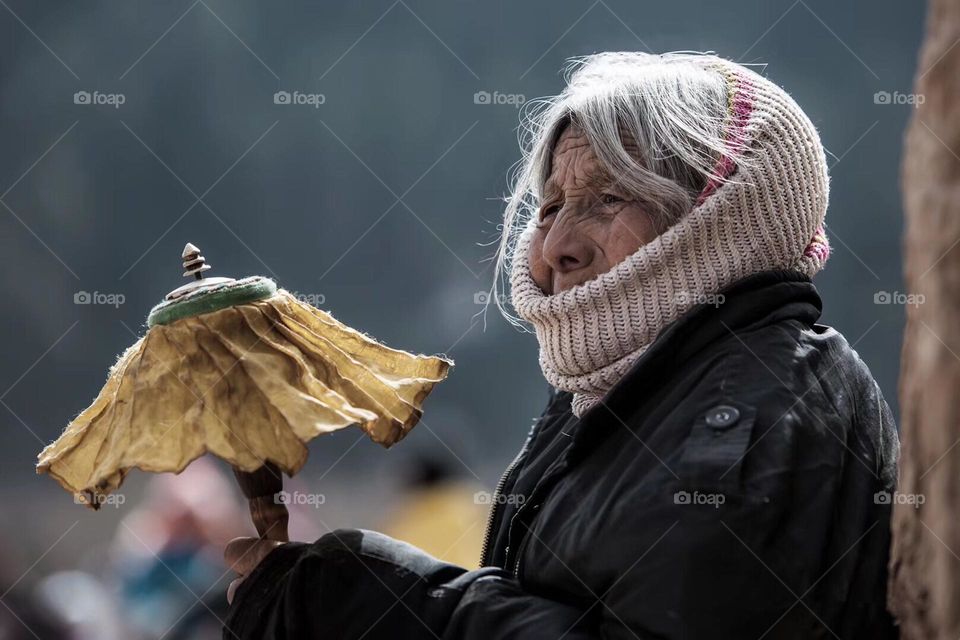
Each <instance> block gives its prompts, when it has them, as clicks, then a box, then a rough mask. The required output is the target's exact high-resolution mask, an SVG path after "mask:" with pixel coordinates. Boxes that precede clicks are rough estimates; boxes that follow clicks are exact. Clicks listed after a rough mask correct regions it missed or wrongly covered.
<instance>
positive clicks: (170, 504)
mask: <svg viewBox="0 0 960 640" xmlns="http://www.w3.org/2000/svg"><path fill="white" fill-rule="evenodd" d="M242 507H243V505H242V503H241V502H240V499H239V495H238V494H237V490H236V488H235V487H234V486H233V483H232V479H231V478H228V477H226V476H225V475H224V474H223V472H222V471H220V469H218V467H217V465H216V463H215V462H214V461H213V460H211V459H210V458H208V457H202V458H199V459H197V460H195V461H194V462H193V463H191V464H190V465H189V466H188V467H187V468H186V469H184V471H183V472H182V473H180V474H179V475H172V474H162V475H157V476H154V477H152V478H151V479H150V482H149V484H148V486H147V491H146V496H145V499H144V500H143V501H142V502H141V503H140V504H139V505H138V506H137V509H136V510H134V511H133V512H131V513H130V514H129V515H128V516H126V517H125V518H124V520H123V521H122V522H121V526H120V527H118V529H117V536H116V538H115V539H114V541H113V545H112V550H111V555H112V569H113V572H114V576H112V579H114V580H116V581H117V582H118V583H119V605H120V609H121V610H122V611H123V613H124V618H125V620H126V622H127V624H129V625H130V627H132V629H133V630H134V631H135V633H137V634H138V637H143V638H160V637H163V638H166V639H171V638H172V639H173V640H187V639H200V638H210V637H212V636H214V635H216V634H217V633H218V631H219V629H220V627H221V626H222V620H223V619H224V618H225V617H226V614H227V611H226V608H225V607H224V606H223V600H224V595H225V590H226V582H227V581H226V580H224V578H225V577H226V575H225V574H226V571H227V567H226V566H225V565H224V563H223V560H222V556H221V554H220V553H219V551H218V549H220V548H222V545H223V544H224V543H225V542H226V541H227V540H229V539H230V538H231V537H233V536H234V535H235V532H236V531H237V529H241V528H244V527H249V525H248V524H247V522H246V515H245V513H244V509H243V508H242Z"/></svg>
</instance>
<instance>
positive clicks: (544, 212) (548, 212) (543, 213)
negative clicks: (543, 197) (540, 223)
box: [540, 204, 560, 220]
mask: <svg viewBox="0 0 960 640" xmlns="http://www.w3.org/2000/svg"><path fill="white" fill-rule="evenodd" d="M558 211H560V206H559V205H555V204H551V205H548V206H546V207H544V208H542V209H541V210H540V219H541V220H544V219H546V218H548V217H550V216H552V215H553V214H555V213H556V212H558Z"/></svg>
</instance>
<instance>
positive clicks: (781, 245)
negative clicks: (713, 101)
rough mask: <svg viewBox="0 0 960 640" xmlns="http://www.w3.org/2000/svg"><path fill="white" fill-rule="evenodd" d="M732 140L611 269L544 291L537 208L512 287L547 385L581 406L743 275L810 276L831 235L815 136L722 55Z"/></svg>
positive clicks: (784, 102) (772, 92)
mask: <svg viewBox="0 0 960 640" xmlns="http://www.w3.org/2000/svg"><path fill="white" fill-rule="evenodd" d="M722 72H723V74H724V75H725V77H726V78H727V86H728V118H727V123H726V124H725V125H724V128H725V139H726V140H728V141H729V142H731V143H737V142H739V143H740V144H739V145H737V144H732V148H740V149H746V151H745V152H744V153H745V154H749V156H750V157H751V159H752V161H751V162H749V163H743V164H739V165H738V163H737V159H736V157H734V155H733V153H732V152H731V154H730V155H728V156H727V157H726V158H725V159H724V160H723V161H722V162H721V163H720V164H719V166H718V171H717V173H718V174H719V175H720V176H722V177H724V178H732V180H729V181H728V180H714V181H711V182H710V183H709V184H707V186H706V187H705V189H704V190H703V193H701V194H700V197H699V198H698V200H697V203H696V205H695V207H694V208H693V209H692V210H691V211H690V213H688V214H687V215H686V216H684V217H683V218H682V219H681V220H680V222H678V223H677V224H675V225H674V226H672V227H670V228H669V229H668V230H667V231H665V232H664V233H663V234H661V235H660V236H659V237H657V238H656V239H654V240H653V241H652V242H650V243H648V244H646V245H644V246H642V247H640V249H639V250H637V251H636V252H635V253H633V254H632V255H630V256H629V257H627V258H626V259H625V260H623V261H622V262H620V263H619V264H617V265H616V266H615V267H614V268H613V269H611V270H610V271H607V272H606V273H603V274H601V275H599V276H597V277H596V278H594V279H592V280H589V281H587V282H585V283H582V284H580V285H577V286H575V287H572V288H570V289H567V290H564V291H561V292H559V293H557V294H554V295H546V294H545V293H544V292H543V291H542V290H541V289H540V287H538V286H537V284H536V283H535V282H534V280H533V278H532V276H531V274H530V269H529V258H528V255H527V252H528V249H529V245H530V240H531V237H532V234H533V231H534V225H535V220H531V221H530V224H529V226H528V227H527V228H526V229H525V230H524V231H522V232H521V234H520V236H519V238H518V240H517V243H516V247H515V249H514V254H513V268H512V273H511V296H512V303H513V307H514V308H515V309H516V311H517V313H518V315H519V316H520V317H521V318H522V319H524V320H526V321H527V322H529V323H531V324H532V325H533V327H534V328H535V330H536V334H537V339H538V341H539V343H540V366H541V368H542V370H543V374H544V376H545V377H546V379H547V381H548V382H549V383H550V384H551V385H553V386H554V387H556V388H558V389H562V390H566V391H570V392H573V394H574V398H573V412H574V413H575V414H576V415H577V416H581V415H583V413H584V412H586V411H587V410H588V409H590V408H591V407H593V406H594V405H595V404H596V403H597V402H599V401H601V400H602V398H603V396H604V395H606V393H607V392H608V391H609V390H610V389H611V388H612V387H613V386H614V385H615V384H616V383H617V382H618V381H619V380H620V379H621V378H622V377H623V375H624V374H625V373H626V372H627V371H628V370H629V369H630V368H631V367H632V366H633V364H634V363H635V362H636V360H637V359H638V358H639V357H640V356H641V355H642V354H643V352H644V351H645V350H646V349H647V347H649V346H650V344H651V343H652V342H653V341H654V339H655V338H656V337H657V335H658V334H659V333H660V331H661V330H662V329H663V328H664V327H666V326H667V325H669V324H670V323H672V322H673V321H674V320H676V319H677V318H679V317H680V316H681V315H682V314H684V313H685V312H687V311H689V310H690V309H691V308H693V307H695V306H697V305H700V304H705V303H706V304H715V303H722V301H721V300H719V299H717V298H715V297H714V295H712V294H716V293H718V292H720V291H721V290H723V289H724V288H726V287H728V286H729V285H731V284H733V283H734V282H736V281H737V280H740V279H742V278H744V277H746V276H748V275H751V274H754V273H758V272H760V271H766V270H769V269H794V270H797V271H800V272H801V273H804V274H806V275H808V276H813V274H815V273H816V272H817V271H819V270H820V269H821V268H823V265H824V263H825V262H826V260H827V257H828V256H829V254H830V246H829V243H828V241H827V238H826V235H825V233H824V229H823V222H824V217H825V215H826V210H827V200H828V193H829V182H828V178H827V165H826V159H825V157H824V152H823V146H822V145H821V143H820V138H819V136H818V134H817V131H816V129H815V128H814V126H813V124H812V123H811V122H810V120H809V119H808V118H807V116H806V114H804V112H803V111H802V110H801V109H800V107H799V106H798V105H797V104H796V103H795V102H794V101H793V99H792V98H790V96H789V95H787V93H786V92H784V91H783V90H782V89H781V88H780V87H778V86H776V85H775V84H773V83H772V82H770V81H769V80H766V79H765V78H763V77H761V76H759V75H758V74H756V73H754V72H753V71H750V70H749V69H746V68H744V67H740V66H739V65H733V64H724V65H723V66H722Z"/></svg>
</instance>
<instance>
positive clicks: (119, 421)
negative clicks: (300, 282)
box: [37, 244, 453, 540]
mask: <svg viewBox="0 0 960 640" xmlns="http://www.w3.org/2000/svg"><path fill="white" fill-rule="evenodd" d="M182 258H183V266H184V270H185V271H184V276H186V277H191V278H193V280H192V281H191V282H190V283H188V284H186V285H184V286H182V287H179V288H177V289H175V290H173V291H171V292H170V293H169V294H167V296H166V297H165V299H164V300H163V301H162V302H161V303H160V304H158V305H157V306H155V307H154V308H153V309H152V310H151V312H150V315H149V317H148V319H147V325H148V330H147V332H146V335H144V336H143V337H142V338H140V339H139V340H138V341H137V342H136V343H135V344H133V345H132V346H130V347H129V348H128V349H127V350H126V351H125V352H124V353H123V354H122V355H121V356H120V358H119V359H118V360H117V362H116V364H114V365H113V367H112V368H111V369H110V372H109V375H108V377H107V382H106V384H105V385H104V387H103V389H102V390H101V391H100V394H99V395H98V396H97V397H96V399H95V400H94V401H93V404H91V405H90V406H89V407H88V408H87V409H85V410H84V411H83V412H81V413H80V415H78V416H77V417H76V418H75V419H74V420H73V421H72V422H71V423H70V424H69V425H68V426H67V428H66V429H65V430H64V432H63V434H62V435H61V436H60V437H59V438H58V439H57V440H56V441H55V442H54V443H52V444H51V445H49V446H47V447H46V448H45V449H44V450H43V451H42V452H41V453H40V455H39V458H38V463H37V472H38V473H48V474H50V475H51V476H53V477H54V478H55V479H56V480H57V481H58V482H59V483H60V484H61V485H62V486H63V487H64V488H65V489H66V490H68V491H70V492H71V493H73V494H75V495H78V496H82V497H83V501H84V502H85V503H86V504H88V505H90V506H92V507H93V508H97V507H98V506H99V505H100V504H101V503H102V501H103V500H104V498H105V496H106V495H107V494H109V493H110V492H112V491H114V490H116V489H117V488H118V487H119V486H120V484H121V483H122V482H123V479H124V477H125V476H126V474H127V473H128V472H129V471H130V470H131V469H141V470H143V471H150V472H154V473H159V472H173V473H179V472H180V471H182V470H183V469H184V468H185V467H186V466H187V465H188V464H189V463H190V462H191V461H193V460H194V459H196V458H198V457H199V456H201V455H203V454H204V453H212V454H214V455H216V456H218V457H220V458H222V459H224V460H226V461H227V462H229V463H230V464H231V465H232V466H233V467H234V470H235V471H236V472H237V477H238V480H240V484H241V487H242V488H243V489H244V492H245V494H247V497H248V498H250V499H251V511H252V512H253V516H254V521H255V524H257V528H258V531H260V534H261V535H262V536H264V537H270V538H273V539H284V540H285V539H286V508H285V507H284V506H283V505H282V504H280V503H279V501H278V500H276V498H275V496H274V494H276V493H279V491H280V490H281V489H282V482H281V479H280V474H279V472H280V471H283V472H285V473H287V475H291V476H292V475H293V474H295V473H297V472H298V471H299V470H300V469H301V468H302V467H303V465H304V463H305V462H306V459H307V443H308V442H309V441H310V440H312V439H313V438H315V437H316V436H319V435H323V434H325V433H330V432H332V431H336V430H338V429H342V428H345V427H348V426H351V425H358V426H359V427H360V428H361V429H363V430H364V431H365V432H366V433H367V434H368V435H369V436H370V438H371V439H372V440H374V441H375V442H378V443H380V444H381V445H383V446H385V447H389V446H391V445H393V444H394V443H396V442H398V441H399V440H400V439H402V438H403V437H404V436H405V435H406V434H407V433H408V432H409V431H410V429H412V428H413V426H414V425H415V424H416V423H417V422H418V421H419V419H420V416H421V414H422V408H421V407H422V403H423V401H424V399H425V398H426V397H427V395H428V394H429V393H430V391H431V390H432V389H433V387H434V386H435V385H436V384H437V383H438V382H440V381H441V380H443V379H444V378H445V377H446V376H447V372H448V370H449V368H450V366H452V364H453V362H452V361H451V360H449V359H447V358H445V357H442V356H423V355H414V354H411V353H407V352H405V351H399V350H396V349H392V348H390V347H387V346H385V345H383V344H380V343H379V342H377V341H376V340H374V339H373V338H371V337H369V336H367V335H365V334H363V333H361V332H359V331H357V330H355V329H352V328H350V327H348V326H346V325H344V324H342V323H341V322H338V321H337V320H336V319H334V318H333V316H331V315H330V314H329V313H327V312H325V311H321V310H319V309H317V308H315V307H313V306H310V305H308V304H305V303H303V302H301V301H300V300H298V299H297V298H296V297H294V296H293V295H291V294H290V293H289V292H287V291H285V290H283V289H278V288H277V286H276V284H275V283H274V282H273V281H272V280H270V279H269V278H264V277H261V276H253V277H249V278H243V279H233V278H222V277H220V278H205V277H204V272H206V271H207V270H208V269H210V265H208V264H207V263H206V260H205V259H204V257H203V256H202V255H201V254H200V250H199V249H198V248H197V247H196V246H194V245H192V244H187V246H186V247H185V248H184V250H183V255H182ZM281 520H282V523H281V522H280V521H281ZM278 524H282V525H283V526H282V532H281V531H280V528H281V527H279V526H277V525H278ZM271 527H273V528H274V529H276V531H274V532H273V533H271V532H270V531H271Z"/></svg>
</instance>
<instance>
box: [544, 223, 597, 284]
mask: <svg viewBox="0 0 960 640" xmlns="http://www.w3.org/2000/svg"><path fill="white" fill-rule="evenodd" d="M592 255H593V253H592V251H591V249H590V243H589V240H588V238H586V236H584V234H583V232H582V231H580V230H578V229H577V226H576V225H575V224H569V223H568V222H566V221H564V220H563V219H562V217H561V218H560V219H558V220H557V221H556V223H554V224H553V225H551V227H550V230H549V231H548V232H547V235H546V237H545V238H544V240H543V259H544V261H545V262H546V263H547V264H548V265H549V266H550V268H551V269H552V270H553V271H554V272H555V273H569V272H571V271H576V270H577V269H582V268H583V267H586V266H587V265H589V264H590V261H591V259H592Z"/></svg>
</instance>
